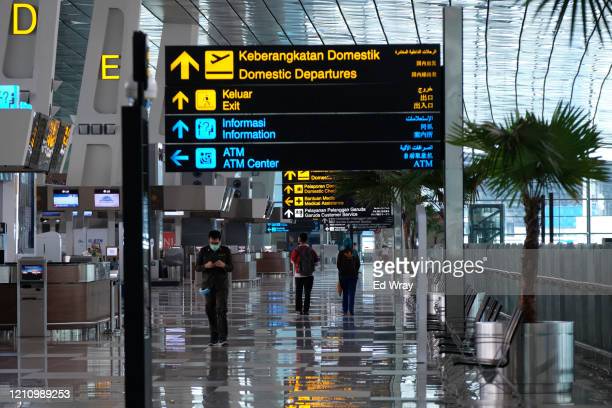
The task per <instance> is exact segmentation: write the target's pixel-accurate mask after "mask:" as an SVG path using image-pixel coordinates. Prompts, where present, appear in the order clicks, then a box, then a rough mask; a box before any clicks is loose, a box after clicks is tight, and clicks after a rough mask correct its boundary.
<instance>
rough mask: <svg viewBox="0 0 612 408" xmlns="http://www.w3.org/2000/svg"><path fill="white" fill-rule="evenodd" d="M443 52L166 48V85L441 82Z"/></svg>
mask: <svg viewBox="0 0 612 408" xmlns="http://www.w3.org/2000/svg"><path fill="white" fill-rule="evenodd" d="M439 67H440V46H439V45H438V44H422V45H415V44H411V45H336V46H328V47H325V46H259V47H217V46H215V47H202V46H187V47H183V46H168V47H166V84H167V85H181V86H183V85H185V84H186V83H188V84H191V85H194V86H195V85H199V84H200V83H202V82H203V81H205V82H211V83H212V82H213V81H218V82H220V81H223V83H234V84H271V83H272V84H273V83H279V82H280V83H284V84H288V83H293V84H311V83H335V84H337V83H348V84H354V83H366V82H368V83H376V82H377V83H386V82H391V81H394V82H399V81H405V82H409V81H416V80H419V79H423V78H434V79H439V77H440V73H439V71H435V70H431V69H438V68H439Z"/></svg>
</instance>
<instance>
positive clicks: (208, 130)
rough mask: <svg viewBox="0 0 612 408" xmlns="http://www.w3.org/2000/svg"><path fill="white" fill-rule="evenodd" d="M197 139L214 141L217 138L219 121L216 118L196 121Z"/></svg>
mask: <svg viewBox="0 0 612 408" xmlns="http://www.w3.org/2000/svg"><path fill="white" fill-rule="evenodd" d="M195 128H196V133H195V137H196V139H198V140H213V139H216V138H217V121H216V120H215V119H214V118H203V119H196V121H195Z"/></svg>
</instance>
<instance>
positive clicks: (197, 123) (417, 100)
mask: <svg viewBox="0 0 612 408" xmlns="http://www.w3.org/2000/svg"><path fill="white" fill-rule="evenodd" d="M439 54H440V47H439V45H377V46H365V45H364V46H297V47H292V46H262V47H217V46H215V47H208V46H207V47H195V46H189V47H180V46H168V47H166V61H165V62H166V85H167V87H166V93H165V112H166V117H165V133H166V143H167V144H168V146H167V149H166V165H167V167H166V168H167V171H170V172H190V171H219V170H259V171H265V170H268V171H279V170H286V169H308V168H317V169H335V170H358V169H380V170H384V169H419V168H427V169H431V168H438V167H439V165H440V164H439V163H440V161H441V148H440V146H439V143H440V141H441V140H442V129H443V123H442V116H441V111H442V70H441V67H440V55H439ZM338 152H342V153H341V154H338ZM344 153H346V155H345V154H344ZM349 155H350V156H351V157H348V156H349ZM304 156H308V157H304Z"/></svg>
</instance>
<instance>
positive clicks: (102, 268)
mask: <svg viewBox="0 0 612 408" xmlns="http://www.w3.org/2000/svg"><path fill="white" fill-rule="evenodd" d="M16 281H17V267H16V266H15V265H0V308H2V309H1V310H2V311H3V313H0V325H4V326H14V325H15V324H16V322H17V286H16ZM111 291H114V296H112V293H111ZM111 296H112V298H113V299H114V300H115V307H114V308H113V310H114V311H115V314H116V313H117V311H118V310H119V290H118V286H117V285H114V284H113V280H111V278H110V264H109V263H108V262H99V263H48V264H47V324H48V329H51V330H52V329H71V328H80V327H87V326H92V325H95V324H98V323H100V322H102V321H104V320H108V319H109V318H110V315H111Z"/></svg>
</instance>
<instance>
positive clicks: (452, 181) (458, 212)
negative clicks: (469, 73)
mask: <svg viewBox="0 0 612 408" xmlns="http://www.w3.org/2000/svg"><path fill="white" fill-rule="evenodd" d="M444 92H445V95H444V100H445V101H444V123H445V129H444V134H445V137H446V140H449V138H450V135H451V133H452V130H453V128H454V127H455V126H458V125H461V124H462V122H463V10H462V8H461V7H444ZM444 192H445V197H444V198H445V202H444V208H445V212H444V213H445V219H444V221H445V222H444V225H445V232H446V258H447V259H450V260H455V259H461V258H462V257H463V148H462V147H460V146H453V145H451V144H449V143H445V157H444ZM463 285H464V282H463V279H456V278H451V279H446V293H447V299H446V314H447V319H446V320H447V321H449V320H450V321H461V319H462V318H463V297H462V295H463V291H464V290H463ZM449 295H450V296H449Z"/></svg>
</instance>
